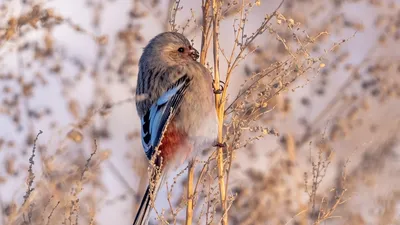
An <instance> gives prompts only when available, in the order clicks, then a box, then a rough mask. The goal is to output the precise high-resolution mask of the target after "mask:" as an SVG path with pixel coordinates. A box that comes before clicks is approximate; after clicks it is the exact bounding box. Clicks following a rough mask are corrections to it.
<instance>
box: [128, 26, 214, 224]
mask: <svg viewBox="0 0 400 225" xmlns="http://www.w3.org/2000/svg"><path fill="white" fill-rule="evenodd" d="M198 58H199V52H198V51H197V50H196V49H195V48H193V47H192V45H191V43H190V42H189V40H188V39H187V38H186V37H185V36H184V35H182V34H180V33H177V32H164V33H161V34H159V35H157V36H156V37H154V38H153V39H152V40H150V42H149V43H148V45H147V46H146V47H145V48H144V51H143V54H142V56H141V57H140V61H139V72H138V80H137V87H136V108H137V112H138V115H139V117H140V119H141V125H142V132H141V137H142V145H143V148H144V152H145V154H146V156H147V158H148V159H149V160H154V161H153V162H154V164H155V166H157V167H159V171H158V172H159V174H158V177H157V179H156V175H155V174H154V173H153V174H152V175H150V176H151V177H150V180H154V181H151V182H153V183H152V184H151V185H150V183H149V185H148V186H147V190H146V192H145V195H144V196H143V199H142V202H141V204H140V207H139V209H138V212H137V214H136V218H135V221H134V223H133V224H134V225H144V224H148V220H149V215H150V208H151V207H150V203H151V202H150V201H151V200H153V201H154V199H155V196H157V192H158V190H159V188H160V186H161V185H162V184H163V182H164V180H165V179H166V177H167V174H168V172H170V171H173V170H175V169H177V167H179V166H180V165H182V164H183V163H184V162H185V161H188V160H191V159H192V158H193V157H194V156H195V154H196V153H197V152H199V151H202V150H204V149H206V148H209V147H212V146H213V145H217V143H216V137H217V133H218V118H217V113H216V110H215V100H214V88H213V78H212V75H211V73H210V72H209V71H208V69H207V68H205V67H204V66H203V65H202V64H200V63H199V62H197V59H198Z"/></svg>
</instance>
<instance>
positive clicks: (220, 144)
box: [214, 142, 226, 148]
mask: <svg viewBox="0 0 400 225" xmlns="http://www.w3.org/2000/svg"><path fill="white" fill-rule="evenodd" d="M214 147H218V148H226V142H222V143H221V142H216V143H214Z"/></svg>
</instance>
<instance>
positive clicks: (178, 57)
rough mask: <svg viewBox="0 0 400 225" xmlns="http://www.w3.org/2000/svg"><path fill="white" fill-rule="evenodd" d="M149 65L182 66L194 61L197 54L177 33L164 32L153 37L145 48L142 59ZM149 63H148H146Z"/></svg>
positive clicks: (186, 40) (187, 41)
mask: <svg viewBox="0 0 400 225" xmlns="http://www.w3.org/2000/svg"><path fill="white" fill-rule="evenodd" d="M144 57H146V59H145V60H151V61H152V62H150V63H152V64H153V63H160V64H164V65H165V64H166V65H167V66H174V65H182V64H186V63H190V62H193V61H196V60H197V59H198V58H199V52H198V51H197V50H196V49H195V48H193V46H192V45H191V43H190V42H189V40H188V39H187V38H186V37H185V36H183V35H182V34H180V33H177V32H164V33H161V34H159V35H157V36H156V37H154V38H153V39H152V40H151V41H150V42H149V44H148V45H147V46H146V47H145V49H144V52H143V55H142V59H141V60H144V59H143V58H144ZM148 63H149V61H148Z"/></svg>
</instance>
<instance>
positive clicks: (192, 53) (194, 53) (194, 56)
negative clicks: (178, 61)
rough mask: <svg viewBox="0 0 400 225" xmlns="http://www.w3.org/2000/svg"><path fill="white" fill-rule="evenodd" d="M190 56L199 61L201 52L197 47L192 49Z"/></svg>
mask: <svg viewBox="0 0 400 225" xmlns="http://www.w3.org/2000/svg"><path fill="white" fill-rule="evenodd" d="M190 56H191V57H192V59H193V60H194V61H197V59H198V58H199V57H200V54H199V52H198V51H197V50H196V49H195V48H191V49H190Z"/></svg>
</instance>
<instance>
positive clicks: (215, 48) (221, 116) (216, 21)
mask: <svg viewBox="0 0 400 225" xmlns="http://www.w3.org/2000/svg"><path fill="white" fill-rule="evenodd" d="M219 9H220V2H219V1H217V0H213V1H212V10H213V56H214V88H215V89H216V90H218V89H219V81H220V77H219V57H218V50H219V42H218V33H219V20H220V18H219ZM225 91H226V89H225ZM222 102H223V99H222V96H221V94H218V93H216V94H215V106H216V110H217V116H218V138H217V140H218V142H219V143H222V142H223V136H222V130H223V122H224V108H223V103H222ZM217 151H218V155H217V168H218V185H219V191H220V198H221V206H222V215H223V218H222V224H223V225H227V224H228V213H227V212H226V209H227V207H226V192H225V191H226V188H225V179H224V177H225V176H224V158H223V157H224V156H223V148H221V147H219V148H218V149H217Z"/></svg>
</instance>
